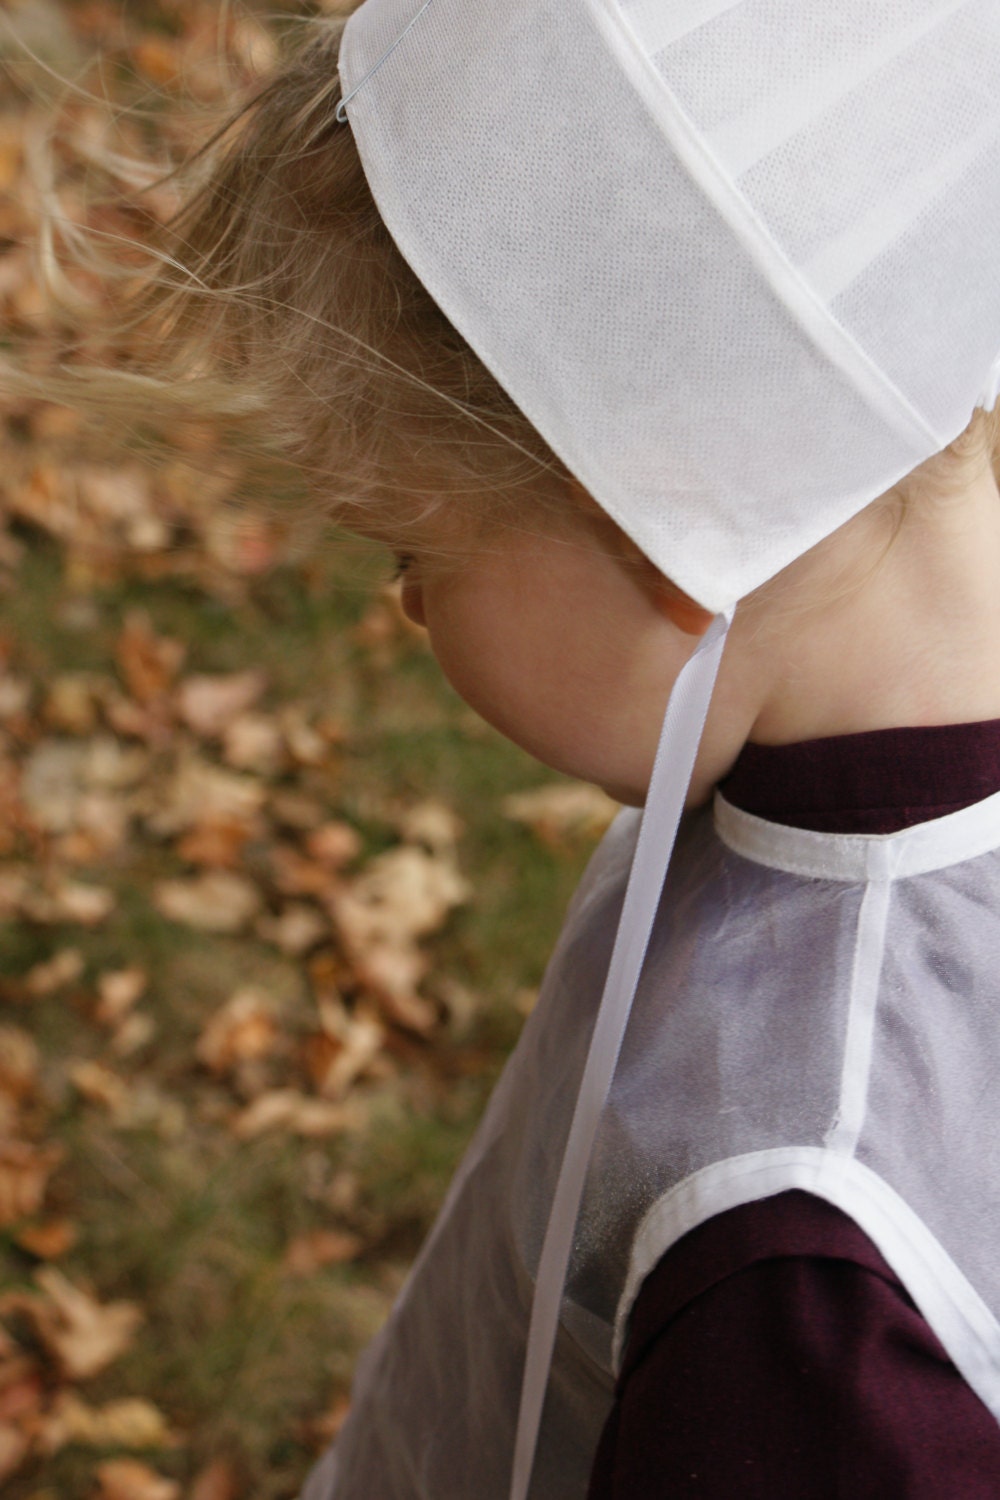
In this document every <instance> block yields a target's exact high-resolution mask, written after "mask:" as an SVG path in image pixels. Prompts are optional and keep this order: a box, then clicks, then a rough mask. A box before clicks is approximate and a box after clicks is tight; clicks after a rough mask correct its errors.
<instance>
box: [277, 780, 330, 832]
mask: <svg viewBox="0 0 1000 1500" xmlns="http://www.w3.org/2000/svg"><path fill="white" fill-rule="evenodd" d="M271 812H272V813H273V814H274V817H275V818H276V820H277V821H278V822H279V823H280V824H282V826H283V827H285V828H294V829H295V831H296V833H308V831H309V830H310V829H311V828H319V827H320V826H321V824H323V823H324V822H325V821H326V816H327V814H326V810H325V808H324V806H323V804H322V802H318V801H317V800H316V798H315V797H310V796H308V795H307V794H306V793H305V792H302V791H299V790H297V789H296V788H295V787H278V788H277V789H276V790H275V791H274V792H272V794H271Z"/></svg>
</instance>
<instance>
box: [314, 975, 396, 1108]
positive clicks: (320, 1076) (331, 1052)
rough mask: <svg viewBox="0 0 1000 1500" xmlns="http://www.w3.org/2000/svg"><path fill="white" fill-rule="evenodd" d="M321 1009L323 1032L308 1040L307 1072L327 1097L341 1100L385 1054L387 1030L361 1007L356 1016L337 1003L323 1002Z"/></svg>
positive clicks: (319, 1090)
mask: <svg viewBox="0 0 1000 1500" xmlns="http://www.w3.org/2000/svg"><path fill="white" fill-rule="evenodd" d="M318 1007H319V1014H320V1020H321V1021H322V1023H323V1030H322V1031H320V1032H316V1033H315V1034H314V1035H313V1036H311V1037H307V1038H306V1042H305V1062H306V1070H307V1072H308V1074H309V1077H310V1079H311V1080H312V1082H313V1084H314V1086H315V1088H316V1089H317V1091H318V1092H319V1093H321V1094H322V1095H323V1096H324V1098H327V1099H338V1098H341V1097H342V1096H343V1095H344V1094H345V1093H346V1092H347V1090H348V1089H349V1088H350V1086H351V1084H352V1083H353V1082H354V1081H355V1079H356V1078H359V1077H361V1075H362V1074H363V1073H365V1072H366V1071H367V1070H368V1069H369V1068H370V1067H371V1065H372V1063H373V1062H374V1061H375V1059H376V1058H377V1057H378V1056H379V1054H380V1053H381V1051H382V1049H383V1047H384V1046H385V1027H384V1026H383V1025H382V1023H381V1022H380V1021H379V1020H378V1018H377V1017H376V1016H375V1015H373V1014H372V1013H371V1012H370V1011H366V1010H364V1009H362V1008H360V1007H359V1009H358V1010H357V1011H356V1012H355V1013H354V1014H353V1015H349V1014H348V1012H347V1011H346V1010H345V1008H344V1006H343V1005H342V1004H339V1003H337V1002H336V1001H333V1000H328V999H321V1000H320V1001H319V1002H318Z"/></svg>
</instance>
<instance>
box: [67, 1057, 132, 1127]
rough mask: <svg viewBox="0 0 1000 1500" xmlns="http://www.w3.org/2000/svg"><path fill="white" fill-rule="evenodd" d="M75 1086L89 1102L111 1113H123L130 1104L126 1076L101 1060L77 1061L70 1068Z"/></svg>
mask: <svg viewBox="0 0 1000 1500" xmlns="http://www.w3.org/2000/svg"><path fill="white" fill-rule="evenodd" d="M69 1078H70V1082H71V1083H72V1084H73V1087H74V1088H75V1089H76V1090H77V1091H78V1092H79V1093H80V1094H82V1096H83V1098H84V1099H86V1101H87V1103H88V1104H97V1105H99V1106H100V1107H101V1108H102V1109H106V1110H108V1111H109V1112H110V1113H111V1114H114V1115H121V1114H123V1113H124V1112H125V1109H126V1107H127V1105H128V1098H129V1086H128V1084H127V1083H126V1082H125V1080H124V1078H121V1077H119V1075H118V1074H117V1073H114V1072H112V1070H111V1069H110V1068H106V1067H105V1066H104V1064H103V1063H99V1062H87V1061H83V1062H77V1063H73V1064H72V1066H71V1067H70V1068H69Z"/></svg>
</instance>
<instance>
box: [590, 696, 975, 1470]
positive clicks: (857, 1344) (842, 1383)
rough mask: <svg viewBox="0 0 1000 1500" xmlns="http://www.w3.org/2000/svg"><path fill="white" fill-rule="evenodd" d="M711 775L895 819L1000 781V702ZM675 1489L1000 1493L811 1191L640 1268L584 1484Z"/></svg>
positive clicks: (917, 1339) (759, 799)
mask: <svg viewBox="0 0 1000 1500" xmlns="http://www.w3.org/2000/svg"><path fill="white" fill-rule="evenodd" d="M721 789H722V792H723V794H724V795H725V797H726V798H727V799H728V800H729V801H730V802H732V803H734V804H735V806H737V807H740V808H743V809H744V810H745V811H747V812H751V813H756V814H757V815H758V816H760V817H764V818H768V819H770V820H771V821H773V822H778V823H785V824H790V825H792V826H794V827H799V828H814V829H818V830H821V831H823V832H831V833H892V832H894V831H896V830H897V829H899V828H905V827H908V826H909V825H910V824H913V823H922V822H926V821H927V820H928V819H930V818H936V817H941V816H943V815H944V814H946V813H950V812H956V811H957V810H958V809H959V808H961V807H967V806H969V805H970V804H971V803H973V802H978V801H981V800H982V799H983V798H984V797H988V796H990V795H991V794H992V793H993V792H996V791H1000V720H990V721H988V722H985V723H977V724H958V725H949V726H942V727H935V728H914V729H886V730H875V731H872V732H870V733H866V734H852V735H844V736H838V737H836V738H832V739H823V740H809V741H806V742H804V743H802V744H798V745H783V746H761V745H747V746H745V747H744V749H743V751H742V752H741V754H740V757H739V759H738V760H737V762H736V765H735V766H734V768H733V770H732V772H731V773H730V775H729V776H728V777H727V778H726V780H725V781H724V782H723V783H722V788H721ZM998 1253H1000V1252H998ZM687 1495H691V1496H699V1497H702V1500H987V1497H990V1500H997V1497H1000V1426H998V1425H997V1422H996V1419H995V1418H994V1417H993V1416H992V1415H991V1414H990V1412H989V1411H988V1410H987V1408H986V1407H985V1406H984V1405H983V1403H982V1402H981V1401H980V1399H979V1397H978V1396H976V1395H975V1393H974V1392H973V1391H972V1390H971V1388H970V1387H969V1386H968V1385H967V1384H966V1383H965V1381H964V1380H963V1379H962V1377H961V1375H960V1374H959V1373H958V1370H957V1369H956V1368H955V1366H954V1365H953V1364H952V1362H951V1360H950V1359H949V1358H948V1355H947V1354H946V1353H945V1350H944V1349H943V1348H942V1346H941V1344H940V1343H939V1341H938V1339H937V1338H936V1336H935V1335H934V1334H933V1333H932V1331H931V1329H930V1327H929V1326H928V1324H927V1323H926V1322H925V1320H924V1319H923V1317H921V1315H920V1313H919V1312H918V1311H917V1309H916V1307H915V1306H914V1304H913V1301H912V1300H911V1298H910V1297H909V1295H908V1294H907V1292H906V1290H905V1289H904V1287H903V1286H902V1284H901V1283H900V1281H899V1279H898V1278H897V1277H896V1275H895V1274H894V1272H893V1271H892V1270H891V1269H890V1267H889V1266H888V1265H887V1264H886V1262H885V1261H884V1260H883V1258H882V1256H881V1255H880V1254H879V1252H878V1250H876V1248H875V1246H874V1245H873V1244H872V1242H871V1241H870V1240H869V1239H868V1237H867V1236H866V1235H865V1234H864V1233H863V1232H862V1231H861V1230H860V1229H859V1228H858V1227H857V1225H856V1224H855V1223H854V1222H853V1220H851V1219H849V1218H848V1217H847V1216H846V1215H845V1214H843V1213H842V1212H841V1211H840V1210H839V1209H837V1208H834V1207H833V1206H832V1205H831V1204H829V1203H826V1202H825V1201H824V1200H823V1199H820V1198H815V1197H813V1196H811V1195H810V1194H808V1193H804V1192H798V1191H793V1192H784V1193H779V1194H777V1195H776V1196H774V1197H772V1198H765V1199H763V1200H761V1201H760V1202H756V1203H748V1204H744V1205H742V1206H741V1207H739V1208H734V1209H731V1210H729V1211H728V1212H726V1213H722V1214H718V1215H716V1217H714V1218H712V1219H709V1220H708V1221H707V1222H706V1223H704V1224H701V1225H699V1226H698V1227H697V1228H696V1229H693V1230H691V1232H690V1233H689V1234H686V1235H685V1236H684V1237H683V1238H682V1239H681V1240H679V1241H678V1243H677V1244H676V1245H674V1246H673V1247H672V1248H671V1249H670V1250H669V1251H668V1252H667V1253H666V1255H664V1256H663V1258H662V1260H661V1261H660V1262H659V1264H658V1265H657V1266H656V1268H655V1269H654V1270H653V1271H652V1272H651V1274H650V1275H649V1276H648V1277H647V1278H646V1280H645V1282H644V1283H643V1286H642V1289H641V1291H640V1293H639V1296H638V1298H637V1300H636V1303H635V1307H634V1309H633V1315H632V1320H631V1325H630V1332H629V1338H628V1343H627V1345H626V1349H625V1357H624V1362H623V1367H622V1373H621V1376H620V1378H619V1381H618V1385H617V1387H616V1392H615V1401H614V1406H613V1408H612V1411H611V1414H610V1416H609V1417H608V1421H607V1423H606V1425H605V1428H604V1432H603V1434H602V1436H601V1441H600V1444H599V1447H598V1450H597V1455H596V1457H595V1460H594V1466H593V1470H592V1474H591V1482H590V1489H589V1492H588V1500H675V1497H678V1496H687Z"/></svg>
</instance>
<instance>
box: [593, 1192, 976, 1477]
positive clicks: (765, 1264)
mask: <svg viewBox="0 0 1000 1500" xmlns="http://www.w3.org/2000/svg"><path fill="white" fill-rule="evenodd" d="M687 1495H691V1496H699V1497H702V1500H949V1497H955V1500H959V1497H961V1500H987V1497H992V1500H996V1496H997V1495H1000V1427H998V1425H997V1422H996V1420H995V1418H994V1417H993V1416H992V1415H991V1414H990V1412H989V1411H988V1410H987V1408H986V1407H985V1406H984V1405H983V1404H982V1402H981V1401H980V1400H979V1398H978V1397H977V1396H976V1395H975V1394H974V1392H973V1391H972V1390H971V1388H970V1387H969V1386H968V1385H967V1384H966V1383H965V1381H964V1380H963V1379H962V1377H961V1375H960V1374H959V1373H958V1370H957V1369H956V1368H955V1366H954V1365H953V1364H952V1363H951V1361H950V1360H949V1358H948V1356H947V1354H946V1353H945V1351H944V1349H943V1348H942V1346H941V1345H940V1343H939V1342H938V1340H937V1339H936V1337H935V1336H934V1334H933V1333H932V1332H931V1330H930V1328H929V1326H928V1325H927V1323H926V1322H925V1321H924V1319H923V1318H922V1317H921V1315H920V1314H919V1312H917V1310H916V1308H915V1307H914V1305H913V1302H912V1301H911V1299H910V1298H909V1296H908V1295H907V1293H906V1291H905V1290H904V1288H903V1287H902V1285H901V1284H900V1282H899V1281H898V1280H897V1278H896V1277H895V1276H894V1274H893V1272H892V1271H891V1269H890V1268H889V1266H888V1265H887V1264H886V1263H885V1261H884V1260H883V1259H882V1257H881V1256H880V1255H879V1253H878V1251H877V1250H876V1249H875V1247H874V1246H873V1245H872V1243H871V1241H870V1240H869V1239H868V1238H867V1236H866V1235H865V1234H864V1233H863V1232H862V1231H861V1230H860V1229H859V1228H858V1227H857V1225H856V1224H854V1223H853V1221H852V1220H850V1219H849V1218H847V1217H846V1215H844V1214H842V1213H841V1212H840V1211H839V1210H838V1209H836V1208H833V1207H832V1206H831V1205H830V1204H828V1203H825V1202H823V1201H822V1200H821V1199H818V1198H813V1197H811V1196H810V1195H808V1194H806V1193H801V1192H787V1193H782V1194H779V1195H778V1196H776V1197H774V1198H770V1199H765V1200H763V1201H762V1202H758V1203H750V1204H746V1205H744V1206H742V1207H740V1208H736V1209H732V1210H730V1211H729V1212H728V1213H724V1214H719V1215H718V1216H717V1217H716V1218H714V1219H710V1220H708V1221H707V1222H706V1223H705V1224H702V1225H700V1226H699V1227H698V1228H697V1229H694V1230H692V1231H691V1233H690V1234H688V1235H685V1237H684V1238H683V1239H682V1240H680V1241H679V1242H678V1244H677V1245H675V1246H674V1247H673V1248H672V1249H671V1250H670V1251H669V1252H668V1253H667V1254H666V1255H665V1256H664V1257H663V1259H662V1260H661V1261H660V1263H659V1265H658V1266H657V1267H656V1269H655V1270H654V1271H653V1272H652V1274H651V1275H650V1276H649V1277H648V1278H647V1280H646V1282H645V1283H644V1285H643V1287H642V1290H641V1292H640V1294H639V1297H638V1299H637V1301H636V1305H635V1308H634V1312H633V1317H632V1322H631V1328H630V1335H629V1340H628V1345H627V1349H626V1355H625V1362H624V1366H623V1370H622V1375H621V1378H620V1380H619V1383H618V1387H617V1392H616V1397H615V1402H614V1406H613V1408H612V1411H611V1414H610V1416H609V1418H608V1421H607V1424H606V1426H605V1429H604V1432H603V1434H602V1437H601V1441H600V1445H599V1447H598V1451H597V1456H596V1459H595V1462H594V1467H593V1471H592V1476H591V1483H590V1489H589V1493H588V1500H668V1497H669V1500H677V1497H681V1496H687Z"/></svg>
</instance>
